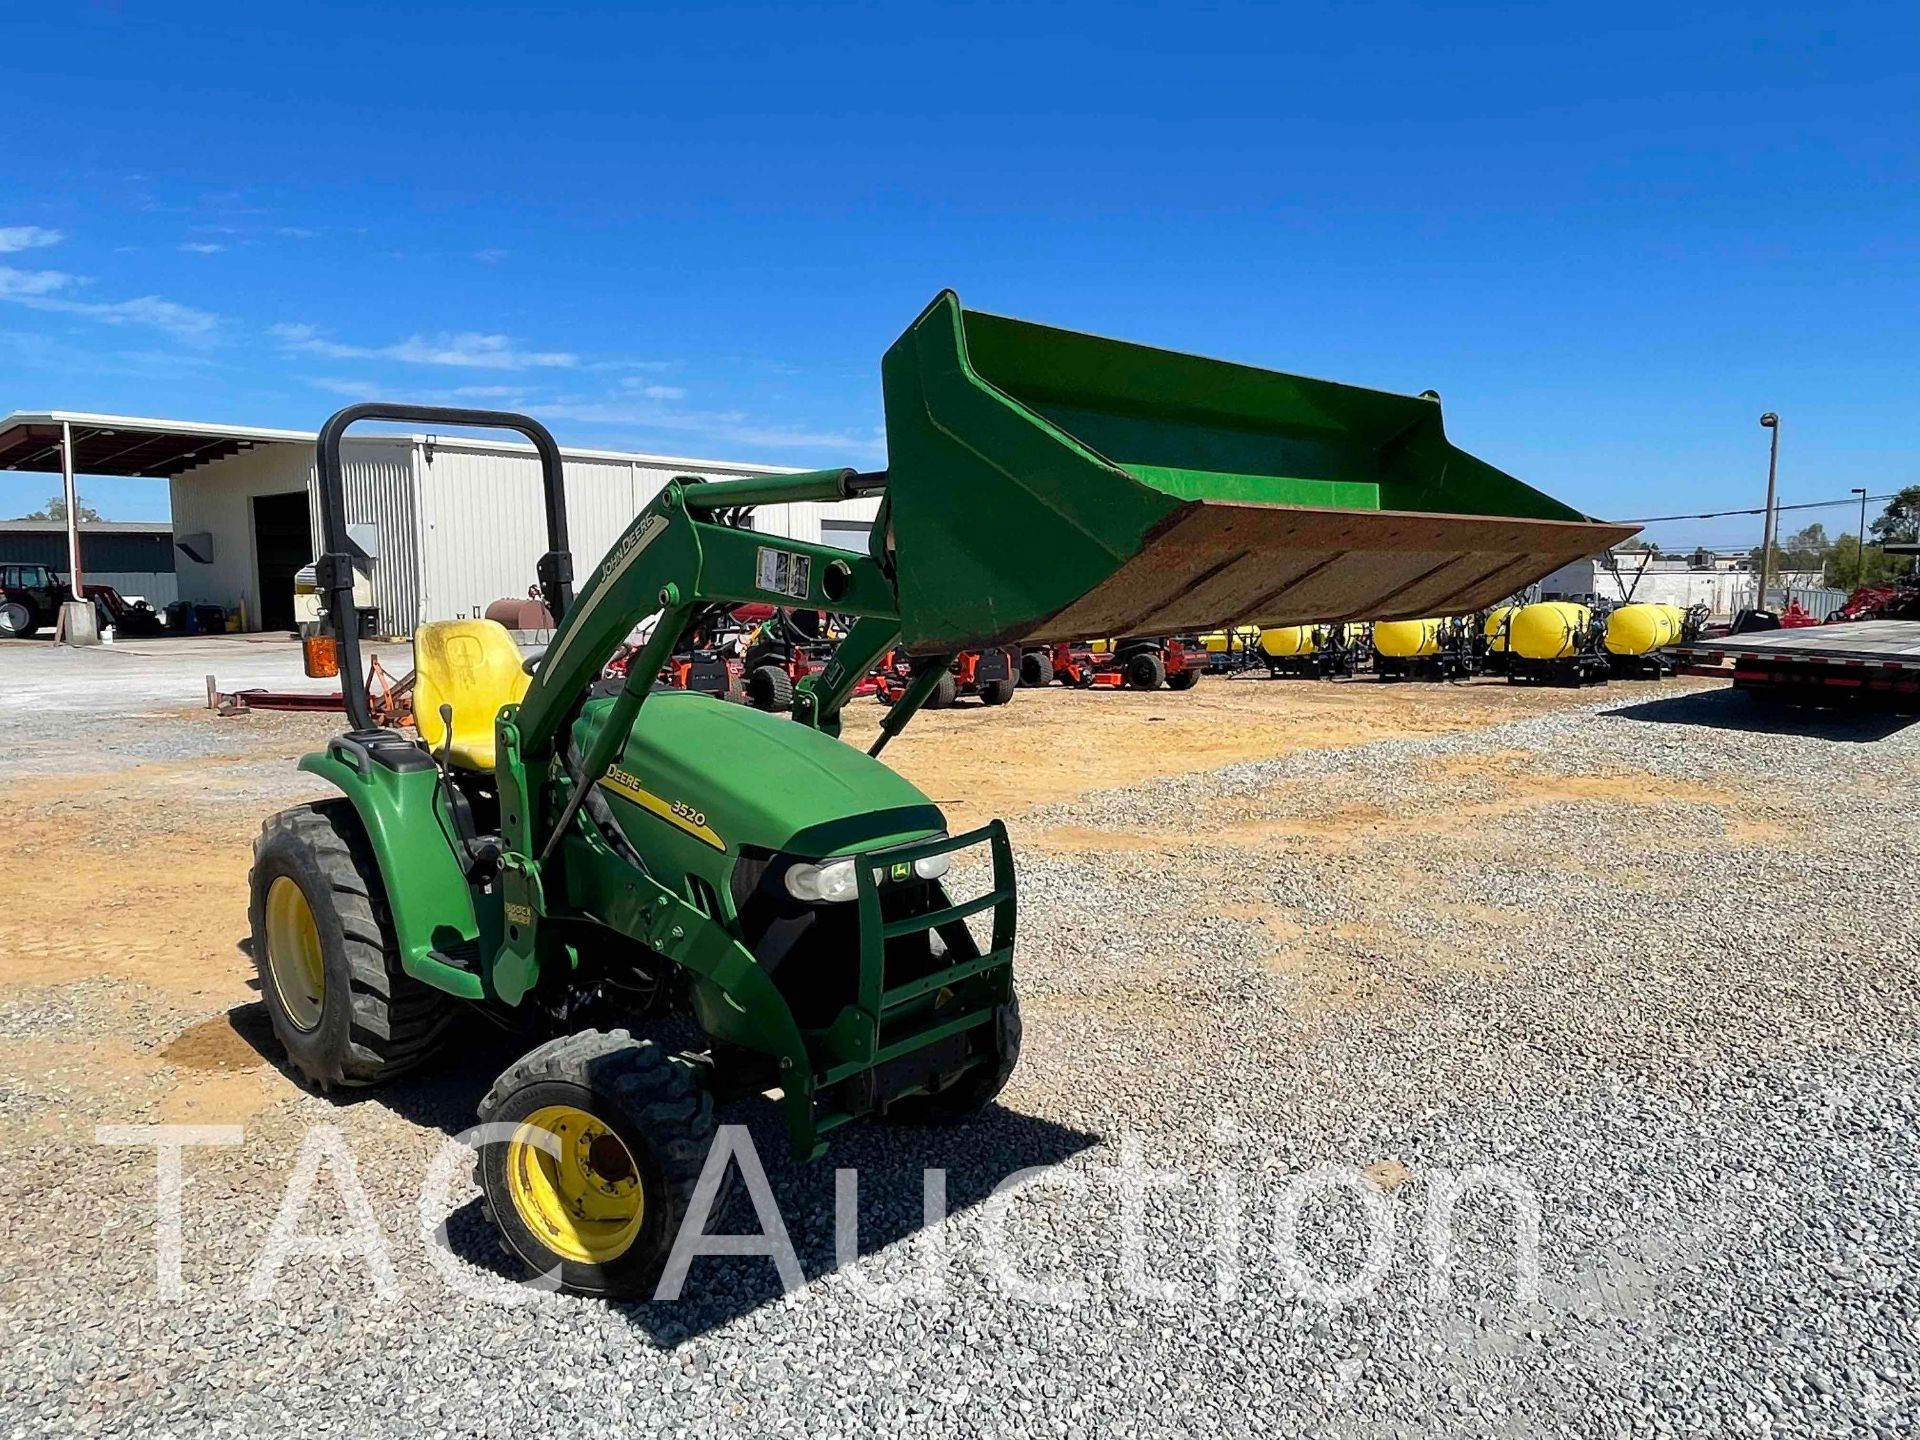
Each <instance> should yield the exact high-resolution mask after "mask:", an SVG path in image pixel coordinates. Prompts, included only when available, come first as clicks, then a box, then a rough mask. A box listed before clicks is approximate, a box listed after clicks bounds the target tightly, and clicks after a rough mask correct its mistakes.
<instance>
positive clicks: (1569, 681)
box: [1201, 600, 1706, 686]
mask: <svg viewBox="0 0 1920 1440" xmlns="http://www.w3.org/2000/svg"><path fill="white" fill-rule="evenodd" d="M1705 620H1706V612H1705V610H1704V609H1703V608H1701V607H1698V606H1696V607H1695V608H1694V609H1692V610H1682V609H1680V607H1678V606H1675V605H1656V604H1645V603H1640V604H1628V605H1618V606H1613V607H1593V606H1587V605H1579V604H1574V603H1572V602H1570V601H1563V600H1550V601H1540V602H1535V603H1532V604H1522V603H1519V602H1509V603H1506V604H1502V605H1496V606H1494V607H1493V608H1491V609H1489V610H1483V611H1480V612H1478V613H1476V614H1472V615H1455V616H1431V617H1427V618H1424V619H1415V620H1382V621H1377V622H1373V623H1366V622H1334V623H1328V624H1322V625H1289V626H1280V627H1268V628H1260V627H1256V626H1237V627H1233V628H1231V629H1226V630H1220V631H1215V632H1213V633H1211V634H1208V635H1205V636H1203V637H1201V645H1202V646H1203V647H1204V652H1205V654H1206V657H1207V667H1206V668H1207V669H1208V670H1210V671H1212V672H1214V673H1216V674H1228V675H1231V674H1236V673H1246V672H1255V673H1257V672H1259V671H1261V670H1264V671H1265V672H1266V674H1267V675H1268V676H1269V677H1270V678H1273V679H1281V678H1288V677H1291V678H1302V679H1348V678H1351V677H1353V676H1354V675H1357V674H1360V673H1363V672H1369V671H1370V672H1371V673H1372V674H1373V675H1374V677H1375V678H1376V679H1378V680H1380V681H1382V682H1394V681H1403V680H1428V681H1438V680H1464V679H1469V678H1471V677H1473V676H1475V675H1485V674H1491V675H1505V676H1506V677H1507V679H1508V681H1509V682H1510V683H1512V684H1515V685H1571V686H1577V685H1594V684H1604V683H1605V682H1606V681H1607V680H1608V679H1610V678H1647V679H1658V678H1660V677H1662V676H1665V675H1670V674H1672V673H1673V668H1674V661H1673V656H1672V654H1671V651H1672V648H1673V647H1674V646H1676V645H1679V644H1682V643H1685V642H1687V641H1689V640H1691V639H1694V638H1696V637H1697V636H1698V635H1699V634H1700V631H1701V627H1702V626H1703V624H1704V622H1705Z"/></svg>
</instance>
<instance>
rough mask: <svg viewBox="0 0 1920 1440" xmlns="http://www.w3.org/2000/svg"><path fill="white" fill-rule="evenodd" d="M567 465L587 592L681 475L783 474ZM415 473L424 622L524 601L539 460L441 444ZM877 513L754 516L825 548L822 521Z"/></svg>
mask: <svg viewBox="0 0 1920 1440" xmlns="http://www.w3.org/2000/svg"><path fill="white" fill-rule="evenodd" d="M564 458H565V462H566V476H567V524H568V530H569V535H568V539H569V541H570V542H571V544H572V547H573V564H574V576H575V581H576V584H577V585H584V584H585V583H586V579H587V577H588V576H589V575H591V574H592V573H593V570H594V568H595V567H596V566H598V565H599V563H600V560H601V557H602V556H604V555H605V554H606V553H607V550H608V549H609V548H610V547H611V546H612V545H613V542H614V541H615V540H617V539H619V538H620V535H621V533H622V532H623V531H625V529H626V528H627V526H628V525H630V524H631V523H632V522H633V519H634V517H635V516H636V515H638V514H639V513H640V511H641V510H642V509H643V508H644V507H645V506H646V505H647V503H648V502H649V501H650V500H652V499H653V497H654V496H655V495H657V494H659V493H660V489H661V487H662V486H664V485H665V484H666V483H667V482H668V481H669V480H671V479H673V478H674V477H675V476H676V475H689V474H698V475H700V476H702V477H704V478H706V479H709V480H729V479H738V478H740V477H742V476H748V475H767V474H777V473H780V472H779V470H778V469H777V468H776V467H774V466H752V465H724V466H723V465H703V466H701V467H700V468H699V469H697V470H694V469H689V468H688V467H686V466H675V465H663V464H658V463H652V462H650V461H649V460H645V459H637V458H636V459H619V458H613V457H605V456H591V455H577V454H574V455H566V456H565V457H564ZM415 464H416V466H417V468H418V470H419V473H420V477H421V478H420V485H419V492H418V493H419V516H420V545H421V549H420V564H421V575H422V593H421V597H420V605H421V609H420V618H421V619H422V620H446V619H452V618H454V617H456V616H463V615H477V614H482V613H484V612H485V610H486V607H487V606H488V605H489V604H491V603H492V602H493V601H495V600H498V599H501V598H503V597H505V596H509V595H524V594H525V593H526V592H527V588H528V587H529V586H531V585H532V584H533V583H534V567H535V565H536V563H537V562H538V561H539V558H540V556H541V555H542V554H544V553H545V551H546V548H547V533H546V529H547V524H546V511H545V509H544V507H543V505H542V501H541V494H540V466H539V462H538V460H537V459H536V458H535V457H534V456H533V455H532V454H531V453H530V452H528V451H525V450H517V449H503V448H496V447H490V446H486V445H483V444H468V443H465V442H457V441H456V442H453V443H448V442H446V441H441V442H438V443H436V444H435V446H434V454H433V459H432V461H431V462H429V461H428V460H427V459H426V457H425V454H424V452H423V450H422V449H420V448H418V447H417V448H416V451H415ZM878 505H879V501H878V500H877V499H871V498H870V499H862V500H849V501H844V502H842V503H840V504H838V505H832V506H828V505H819V504H799V505H770V506H767V507H766V508H765V509H762V510H759V511H757V512H755V527H756V528H757V529H759V530H761V531H762V532H764V533H766V534H771V535H784V536H787V537H788V538H790V539H795V540H809V541H813V542H815V543H818V542H819V540H820V519H821V516H822V515H823V514H828V513H832V514H835V515H842V514H844V516H845V517H846V518H848V519H859V520H871V519H872V518H873V515H874V512H875V510H876V509H877V508H878Z"/></svg>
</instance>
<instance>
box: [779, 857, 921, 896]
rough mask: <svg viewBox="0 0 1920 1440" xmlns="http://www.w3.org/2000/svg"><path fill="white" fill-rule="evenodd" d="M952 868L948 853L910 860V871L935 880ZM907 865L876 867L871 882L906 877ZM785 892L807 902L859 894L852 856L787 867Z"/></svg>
mask: <svg viewBox="0 0 1920 1440" xmlns="http://www.w3.org/2000/svg"><path fill="white" fill-rule="evenodd" d="M952 868H953V858H952V857H951V856H949V855H923V856H921V857H920V858H919V859H918V860H916V861H914V862H913V868H912V874H913V875H915V876H918V877H919V878H920V879H922V880H938V879H939V878H940V877H941V876H942V875H944V874H946V873H947V871H949V870H950V869H952ZM907 878H908V868H907V866H906V865H905V864H904V863H902V864H899V865H895V866H892V867H891V868H890V870H889V869H883V868H878V867H876V868H875V870H874V872H873V883H874V884H876V885H884V884H886V882H887V881H888V880H889V879H893V880H905V879H907ZM786 886H787V893H788V894H789V895H791V896H793V898H794V899H796V900H804V901H805V902H806V903H807V904H809V905H822V904H824V905H833V904H838V903H839V902H841V901H844V900H855V899H858V898H859V895H860V887H859V884H858V882H857V880H856V878H855V876H854V872H853V860H852V858H851V857H849V858H847V859H844V860H822V861H821V862H820V863H819V864H817V865H816V864H814V863H812V862H810V861H805V860H803V861H801V862H800V863H799V864H797V865H790V866H788V867H787V873H786Z"/></svg>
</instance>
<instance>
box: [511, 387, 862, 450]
mask: <svg viewBox="0 0 1920 1440" xmlns="http://www.w3.org/2000/svg"><path fill="white" fill-rule="evenodd" d="M540 416H541V418H542V419H550V420H575V421H580V422H582V423H585V424H589V425H624V426H630V427H634V428H637V429H643V430H669V431H673V432H675V433H678V434H685V433H689V432H691V433H695V434H698V435H700V436H701V437H703V439H702V441H701V442H700V443H701V445H702V446H703V447H704V448H707V449H711V450H723V449H725V448H727V447H729V446H733V445H740V446H754V447H756V448H759V449H765V450H775V451H779V450H826V451H833V452H838V453H840V454H842V455H845V456H847V457H849V458H854V457H873V456H879V455H884V454H885V453H886V442H885V440H884V439H883V438H881V437H880V436H879V435H859V434H852V433H848V432H845V431H837V430H809V429H806V428H804V427H800V426H788V425H779V424H771V423H768V422H766V421H762V420H758V419H756V418H755V417H753V416H751V415H748V414H746V413H745V412H743V411H739V410H712V411H701V410H672V409H668V408H666V407H665V406H662V405H637V404H633V403H631V402H628V401H619V400H615V401H594V400H575V401H561V402H557V403H550V404H544V405H542V406H541V407H540Z"/></svg>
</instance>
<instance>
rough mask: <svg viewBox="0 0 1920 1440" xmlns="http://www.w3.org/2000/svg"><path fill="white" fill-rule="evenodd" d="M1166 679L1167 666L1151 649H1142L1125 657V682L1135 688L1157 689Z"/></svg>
mask: <svg viewBox="0 0 1920 1440" xmlns="http://www.w3.org/2000/svg"><path fill="white" fill-rule="evenodd" d="M1166 679H1167V666H1166V662H1165V661H1163V660H1162V659H1161V658H1160V657H1159V656H1158V655H1156V654H1154V653H1153V651H1151V650H1142V651H1140V652H1139V653H1138V654H1136V655H1132V656H1129V657H1128V659H1127V684H1128V685H1130V686H1131V687H1132V688H1134V689H1135V690H1158V689H1159V688H1160V687H1161V686H1162V685H1163V684H1165V683H1166Z"/></svg>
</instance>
